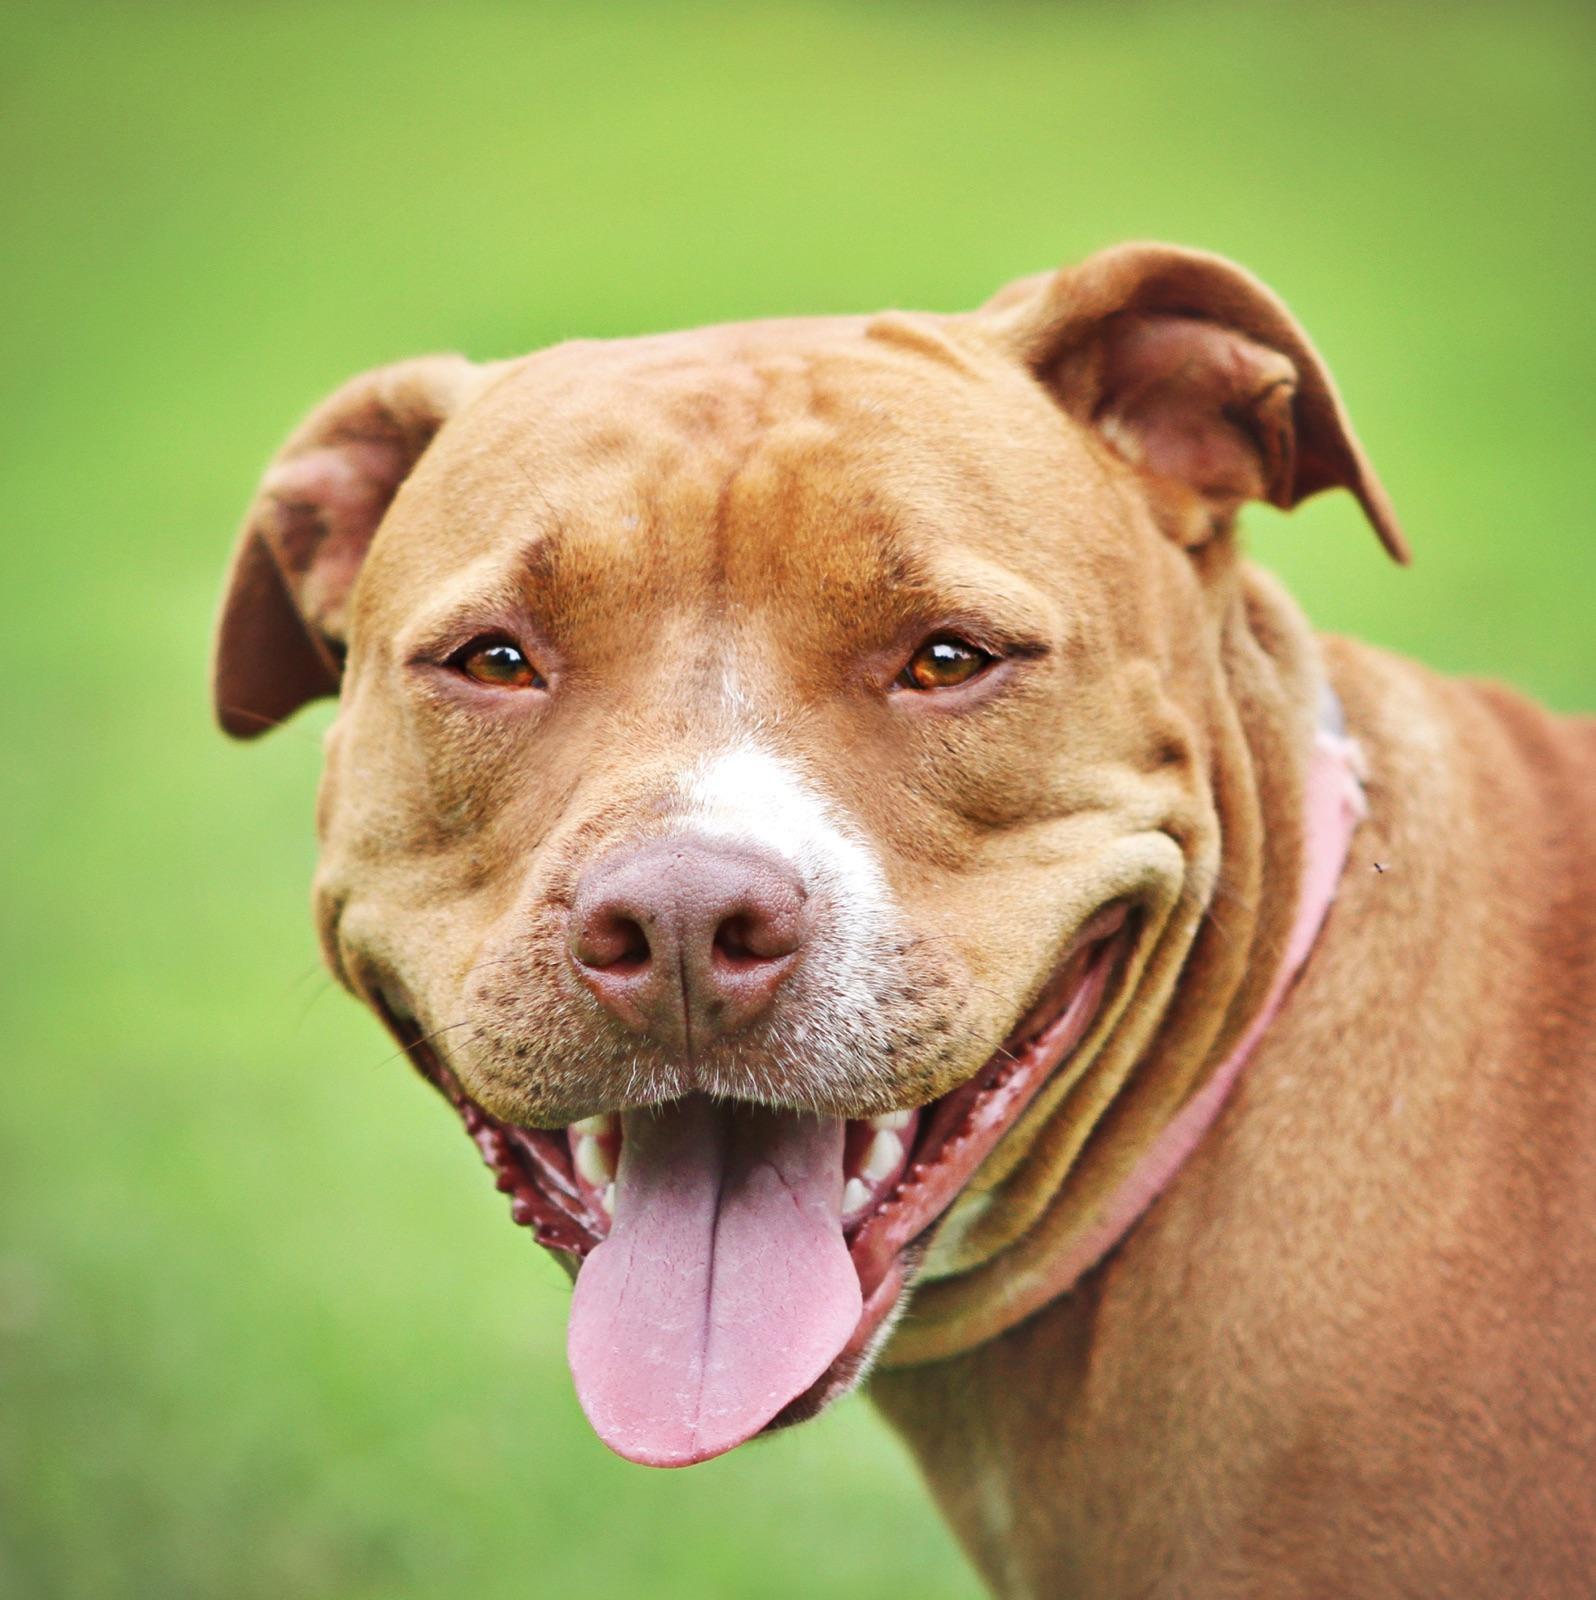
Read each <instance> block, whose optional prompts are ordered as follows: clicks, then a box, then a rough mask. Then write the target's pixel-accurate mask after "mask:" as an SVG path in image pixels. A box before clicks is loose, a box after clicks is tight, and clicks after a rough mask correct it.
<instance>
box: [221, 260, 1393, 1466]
mask: <svg viewBox="0 0 1596 1600" xmlns="http://www.w3.org/2000/svg"><path fill="white" fill-rule="evenodd" d="M1336 485H1340V486H1345V487H1347V488H1349V489H1351V490H1352V491H1353V492H1354V493H1355V494H1356V495H1357V496H1358V497H1359V499H1360V500H1361V501H1362V503H1363V505H1364V507H1365V509H1366V510H1367V512H1368V514H1369V517H1370V519H1371V521H1372V522H1373V523H1374V525H1375V527H1376V528H1377V530H1378V531H1379V533H1380V534H1381V537H1382V538H1383V539H1384V540H1385V542H1386V544H1387V546H1388V547H1389V548H1390V549H1391V550H1392V552H1393V554H1398V555H1400V554H1401V546H1400V542H1399V536H1398V534H1397V532H1396V529H1395V526H1394V523H1393V521H1392V519H1391V516H1390V513H1389V511H1388V509H1387V507H1386V505H1385V501H1384V498H1383V496H1382V494H1381V491H1380V489H1379V487H1378V485H1377V484H1376V482H1375V481H1374V479H1373V477H1372V475H1371V473H1370V471H1369V469H1368V467H1367V466H1366V464H1365V462H1364V460H1363V458H1362V456H1361V454H1360V453H1359V451H1358V448H1357V445H1356V443H1355V441H1354V440H1353V437H1352V435H1351V432H1350V430H1349V429H1348V427H1347V424H1346V421H1345V419H1344V417H1343V415H1342V412H1341V409H1340V406H1339V403H1338V401H1337V399H1336V396H1335V394H1334V392H1333V390H1332V388H1331V386H1330V383H1329V380H1328V378H1327V376H1326V373H1325V371H1324V369H1323V367H1322V366H1321V364H1320V363H1319V361H1318V359H1317V358H1316V356H1315V355H1314V353H1313V351H1312V350H1311V348H1310V347H1309V345H1308V344H1307V342H1306V340H1305V338H1304V336H1303V335H1302V333H1301V332H1300V331H1299V330H1298V328H1297V327H1296V326H1295V324H1294V323H1293V322H1292V320H1291V318H1290V317H1289V315H1288V314H1287V313H1286V312H1285V310H1284V309H1283V308H1282V306H1281V305H1280V304H1279V302H1278V301H1277V300H1275V299H1274V297H1273V296H1272V295H1270V294H1269V293H1268V291H1266V290H1265V289H1263V288H1262V287H1261V286H1260V285H1259V284H1257V283H1256V282H1255V281H1253V280H1252V279H1251V278H1249V277H1248V276H1246V275H1245V274H1244V273H1242V272H1241V271H1240V270H1239V269H1237V268H1235V267H1233V266H1230V265H1229V264H1227V263H1225V262H1222V261H1219V260H1217V259H1215V258H1213V257H1209V256H1203V255H1198V254H1194V253H1190V252H1184V251H1176V250H1172V249H1168V248H1162V247H1148V246H1131V247H1126V248H1122V249H1119V250H1114V251H1110V252H1106V253H1105V254H1103V255H1100V256H1097V257H1094V258H1093V259H1091V260H1090V261H1088V262H1086V263H1085V264H1084V265H1082V266H1081V267H1079V268H1076V269H1072V270H1067V271H1065V272H1062V273H1059V274H1057V275H1053V276H1048V277H1043V278H1037V279H1031V280H1027V281H1025V282H1021V283H1018V284H1015V285H1013V286H1011V287H1010V288H1009V289H1007V290H1005V291H1004V292H1003V293H1002V294H1000V295H999V296H998V297H997V298H996V299H995V300H993V301H992V302H991V303H990V304H989V305H988V306H986V307H985V308H983V309H982V310H981V311H979V312H977V313H974V314H972V315H968V316H956V317H943V316H922V315H900V314H890V315H884V316H879V317H874V318H856V319H838V320H816V321H793V322H773V323H761V324H752V325H747V326H736V327H723V328H712V329H708V330H703V331H699V332H693V333H686V334H675V335H668V336H663V337H658V338H647V339H638V340H628V341H620V342H615V343H603V344H598V343H595V344H582V343H577V344H568V345H563V346H560V347H558V348H556V349H553V350H549V351H546V352H543V353H541V354H538V355H534V356H531V357H528V358H526V359H524V360H520V361H512V362H504V363H500V364H497V365H491V366H476V365H473V364H472V363H470V362H467V361H465V360H463V359H461V358H458V357H452V356H449V357H432V358H427V359H422V360H418V361H412V362H407V363H403V364H401V365H398V366H395V367H390V368H386V369H383V370H381V371H378V372H375V373H372V374H369V375H367V376H365V377H362V378H358V379H356V380H355V381H354V382H352V383H351V384H349V385H347V386H346V387H345V388H344V389H342V390H340V391H339V392H338V393H337V394H335V395H334V396H333V397H332V398H331V399H330V400H328V401H327V402H326V403H325V404H323V405H322V406H321V407H320V408H319V409H318V410H317V411H316V412H315V413H314V415H313V416H312V417H311V418H310V419H309V421H308V422H307V423H306V424H305V425H304V426H303V427H302V428H301V429H300V430H299V432H298V433H296V434H295V435H294V437H293V438H292V439H291V440H290V441H289V443H288V444H287V446H286V447H285V448H284V450H283V451H282V452H281V454H280V455H279V456H278V458H277V460H276V461H275V462H274V464H273V466H272V467H271V469H270V471H269V472H268V474H267V476H266V479H265V481H264V484H263V486H262V489H261V492H260V495H259V497H258V499H257V500H256V502H255V505H254V507H253V509H252V511H251V513H250V516H249V518H248V521H247V525H246V528H245V531H244V536H243V539H242V542H241V544H240V546H239V550H238V553H237V556H236V559H235V563H234V567H233V573H232V578H231V587H230V591H229V593H228V596H227V600H226V604H225V608H224V612H223V617H222V626H221V640H220V647H219V652H218V656H217V667H216V692H217V704H218V710H219V715H220V717H221V721H222V724H223V726H224V727H225V728H226V729H227V730H228V731H229V732H231V733H234V734H238V735H241V736H248V735H252V734H254V733H257V732H259V731H261V730H263V729H265V728H267V727H270V726H271V725H273V724H274V723H276V722H278V721H280V720H282V719H283V718H284V717H286V716H287V715H289V713H291V712H292V711H293V710H294V709H295V708H296V707H298V706H299V705H301V704H302V703H304V702H305V701H307V700H309V699H311V698H313V697H316V696H319V695H323V694H329V695H330V694H338V695H339V697H340V702H341V703H340V707H339V712H338V717H337V720H336V722H335V723H334V724H333V727H332V729H331V732H330V733H329V736H328V740H327V766H326V775H325V779H324V782H323V786H322V792H321V798H320V806H319V812H318V822H319V829H320V834H321V840H322V858H321V866H320V870H319V873H318V876H317V885H316V906H317V913H318V919H319V924H320V928H321V933H322V938H323V941H324V945H325V949H326V953H327V958H328V960H329V962H330V963H331V965H332V967H333V970H334V971H335V972H336V973H337V975H338V976H339V977H340V979H341V980H342V981H343V982H344V983H346V984H347V985H348V986H349V987H350V988H351V989H352V990H353V991H354V992H355V993H356V994H357V995H359V996H360V997H361V998H362V999H364V1000H365V1001H367V1002H368V1003H369V1004H371V1005H372V1006H373V1007H374V1008H375V1009H376V1010H377V1011H378V1012H379V1014H380V1015H381V1016H382V1017H383V1019H384V1020H385V1021H386V1023H387V1024H388V1026H389V1027H390V1028H391V1029H392V1030H393V1031H394V1032H395V1034H396V1035H397V1036H398V1037H399V1039H400V1041H401V1042H402V1043H403V1044H404V1045H405V1046H406V1047H407V1049H408V1050H409V1052H410V1054H411V1057H412V1059H413V1060H414V1061H415V1062H416V1063H417V1064H418V1065H419V1066H420V1067H421V1069H422V1070H423V1071H424V1072H425V1073H426V1074H427V1075H428V1076H429V1077H430V1078H431V1080H432V1081H433V1082H434V1083H435V1084H436V1085H437V1086H438V1087H439V1088H440V1089H442V1090H443V1091H444V1092H445V1093H446V1094H447V1095H448V1096H449V1097H450V1099H451V1100H452V1101H453V1102H454V1104H455V1105H456V1107H457V1109H458V1110H459V1111H460V1113H461V1115H462V1116H463V1117H464V1119H465V1121H466V1123H467V1126H468V1127H469V1128H470V1130H471V1132H472V1133H473V1135H474V1136H475V1137H476V1139H477V1141H478V1143H479V1145H480V1146H481V1148H482V1150H483V1152H484V1154H485V1155H486V1156H487V1158H488V1160H489V1162H490V1163H491V1164H492V1165H493V1166H494V1168H495V1169H496V1171H497V1172H498V1175H499V1180H500V1184H501V1186H502V1187H504V1188H506V1189H507V1190H508V1191H510V1192H511V1193H512V1195H513V1198H514V1203H515V1208H516V1215H517V1217H518V1219H519V1220H522V1221H524V1222H526V1223H528V1224H529V1225H531V1226H533V1227H534V1228H535V1229H536V1231H537V1234H538V1237H539V1238H540V1240H542V1242H544V1243H546V1244H548V1245H549V1246H550V1247H551V1248H554V1249H557V1250H560V1251H563V1252H566V1253H567V1254H568V1257H569V1259H571V1260H572V1261H573V1262H575V1261H577V1260H580V1261H581V1262H582V1265H581V1268H580V1272H579V1275H578V1279H577V1284H576V1294H575V1302H574V1305H573V1313H572V1325H571V1354H572V1362H573V1367H574V1369H575V1372H576V1376H577V1381H578V1388H579V1391H580V1392H581V1395H582V1398H583V1402H584V1405H585V1406H586V1408H587V1410H588V1413H589V1415H590V1416H591V1417H592V1419H593V1421H594V1423H595V1425H596V1426H597V1427H598V1429H599V1431H600V1432H601V1434H603V1436H604V1437H605V1438H606V1439H607V1440H608V1441H609V1442H610V1443H611V1444H613V1445H614V1446H615V1447H616V1448H617V1449H619V1450H621V1451H622V1453H623V1454H626V1455H628V1456H631V1457H633V1458H634V1459H637V1460H645V1461H653V1462H669V1463H676V1462H684V1461H692V1460H700V1459H703V1458H705V1457H707V1456H710V1455H713V1454H716V1453H718V1452H719V1451H721V1450H724V1449H726V1448H729V1447H730V1446H731V1445H733V1444H736V1443H738V1442H740V1441H741V1440H742V1439H744V1438H747V1437H748V1436H749V1435H751V1434H752V1433H754V1432H756V1431H758V1430H759V1429H760V1428H761V1427H763V1426H765V1425H767V1424H769V1423H770V1422H771V1421H772V1420H773V1419H783V1418H790V1417H793V1416H798V1415H803V1414H807V1413H809V1412H812V1411H813V1410H814V1409H817V1408H818V1406H819V1405H820V1404H822V1403H824V1401H825V1400H826V1399H828V1398H829V1397H830V1396H831V1395H833V1394H835V1393H837V1392H840V1390H841V1389H843V1388H845V1387H846V1386H847V1385H848V1383H850V1382H851V1381H853V1380H854V1378H855V1377H856V1376H857V1374H858V1373H859V1372H860V1371H861V1370H863V1367H864V1365H865V1364H866V1363H867V1361H868V1360H869V1358H870V1356H871V1354H872V1353H873V1351H874V1349H875V1348H876V1347H877V1346H879V1344H880V1343H881V1342H882V1341H883V1339H884V1338H885V1336H886V1334H887V1331H888V1330H889V1329H890V1327H891V1325H892V1320H893V1315H894V1312H895V1310H896V1309H897V1308H898V1306H899V1305H900V1303H901V1301H902V1300H903V1298H904V1296H905V1294H906V1293H907V1286H908V1283H909V1280H910V1278H911V1277H912V1275H913V1272H914V1269H915V1267H916V1266H917V1265H918V1264H919V1262H920V1261H921V1259H922V1257H923V1255H924V1252H925V1250H926V1247H927V1244H928V1242H929V1241H930V1240H931V1239H932V1237H933V1235H934V1233H935V1231H936V1229H937V1228H938V1227H939V1226H942V1225H944V1224H945V1220H946V1217H947V1213H948V1212H949V1208H950V1207H951V1206H953V1205H954V1203H955V1202H956V1201H958V1200H959V1198H960V1196H961V1194H963V1195H964V1196H965V1199H966V1200H969V1199H970V1198H971V1193H972V1190H971V1184H972V1178H974V1177H975V1175H976V1173H977V1169H980V1168H983V1163H985V1161H986V1157H987V1156H988V1154H989V1152H991V1151H992V1150H993V1148H994V1146H995V1145H996V1144H997V1143H998V1140H999V1138H1000V1137H1001V1136H1002V1135H1004V1134H1005V1133H1006V1132H1010V1131H1011V1130H1012V1129H1013V1125H1014V1124H1015V1122H1016V1119H1017V1118H1018V1117H1019V1116H1020V1113H1021V1112H1022V1111H1023V1110H1025V1109H1026V1107H1027V1106H1028V1105H1030V1106H1031V1110H1032V1112H1033V1114H1034V1113H1036V1112H1037V1109H1038V1105H1040V1104H1041V1103H1042V1102H1041V1101H1040V1100H1039V1099H1038V1097H1039V1096H1042V1097H1043V1099H1047V1098H1048V1096H1050V1097H1051V1100H1050V1102H1049V1103H1050V1105H1056V1104H1057V1103H1058V1094H1057V1092H1056V1091H1057V1090H1058V1087H1059V1085H1060V1084H1061V1083H1062V1082H1064V1081H1065V1080H1066V1079H1067V1078H1069V1077H1070V1076H1071V1075H1072V1074H1075V1073H1077V1072H1078V1070H1079V1068H1078V1063H1080V1062H1083V1061H1085V1060H1087V1059H1089V1057H1090V1056H1091V1053H1092V1051H1093V1050H1094V1048H1095V1045H1096V1043H1097V1042H1098V1041H1100V1040H1102V1039H1103V1038H1104V1037H1106V1036H1107V1035H1108V1034H1109V1033H1110V1032H1111V1031H1112V1030H1113V1029H1114V1028H1115V1026H1116V1022H1117V1019H1118V1018H1119V1017H1120V1016H1121V1015H1122V1014H1123V1013H1124V1012H1125V1010H1126V1007H1127V1002H1128V1001H1129V1000H1130V999H1131V998H1132V997H1133V996H1145V995H1147V994H1149V993H1150V992H1151V991H1152V990H1153V989H1159V990H1160V992H1165V991H1167V989H1168V987H1169V985H1170V983H1172V982H1173V975H1174V972H1175V971H1176V969H1177V968H1178V967H1179V965H1180V961H1181V959H1182V957H1183V956H1184V954H1185V952H1186V950H1187V948H1188V947H1189V945H1190V942H1191V940H1192V937H1193V930H1194V928H1195V925H1196V915H1197V913H1198V912H1200V909H1201V906H1202V904H1203V903H1204V901H1205V899H1206V896H1207V894H1208V892H1209V890H1210V887H1211V885H1212V882H1213V880H1214V876H1215V873H1216V871H1217V870H1218V867H1219V863H1220V857H1221V844H1222V842H1221V831H1222V830H1221V822H1220V812H1221V807H1220V806H1219V805H1218V803H1217V802H1216V792H1215V791H1216V775H1215V754H1214V752H1215V749H1216V745H1217V744H1219V743H1222V742H1223V738H1224V733H1223V729H1222V728H1221V726H1220V724H1221V722H1222V720H1223V714H1222V712H1221V711H1220V710H1219V709H1218V707H1219V705H1220V703H1221V702H1222V700H1223V664H1222V661H1221V654H1222V643H1221V637H1222V635H1223V633H1224V631H1225V622H1224V619H1225V615H1226V612H1227V608H1228V607H1230V606H1232V605H1233V604H1234V603H1235V600H1236V594H1237V591H1238V584H1237V580H1236V577H1235V573H1236V563H1235V560H1234V557H1233V553H1232V551H1231V548H1230V541H1229V540H1228V539H1227V538H1226V537H1225V535H1226V533H1227V530H1228V528H1229V525H1230V523H1231V520H1232V518H1233V517H1234V514H1235V512H1236V510H1237V508H1238V507H1239V506H1240V505H1241V504H1242V503H1243V502H1244V501H1246V500H1249V499H1262V500H1267V501H1270V502H1272V503H1274V504H1276V505H1281V506H1290V505H1293V504H1295V503H1296V502H1297V501H1298V500H1300V499H1302V498H1303V497H1304V496H1306V495H1309V494H1312V493H1314V492H1315V491H1317V490H1319V489H1323V488H1328V487H1332V486H1336ZM1065 1063H1068V1065H1064V1064H1065ZM1044 1089H1045V1090H1047V1091H1048V1095H1047V1096H1043V1091H1044ZM1033 1102H1034V1103H1033ZM1050 1114H1051V1113H1050ZM1012 1144H1013V1141H1012V1140H1010V1141H1007V1142H1006V1143H1005V1152H1006V1153H1007V1152H1009V1151H1010V1148H1011V1146H1012ZM1006 1159H1009V1164H1010V1165H1011V1166H1012V1165H1013V1161H1012V1159H1011V1158H1009V1157H1008V1156H1007V1155H1006ZM988 1170H989V1168H988Z"/></svg>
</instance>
